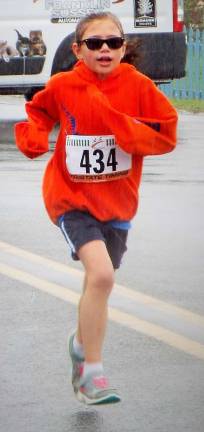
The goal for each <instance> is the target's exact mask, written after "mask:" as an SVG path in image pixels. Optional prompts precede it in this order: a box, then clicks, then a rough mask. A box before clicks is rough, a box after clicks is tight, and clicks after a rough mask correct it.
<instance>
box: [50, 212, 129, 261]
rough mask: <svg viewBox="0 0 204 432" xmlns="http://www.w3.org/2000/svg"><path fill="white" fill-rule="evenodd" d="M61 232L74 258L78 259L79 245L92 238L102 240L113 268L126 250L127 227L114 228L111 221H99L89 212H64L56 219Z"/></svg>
mask: <svg viewBox="0 0 204 432" xmlns="http://www.w3.org/2000/svg"><path fill="white" fill-rule="evenodd" d="M58 225H59V226H60V228H61V230H62V233H63V234H64V237H65V239H66V241H67V243H68V244H69V246H70V249H71V255H72V258H73V259H74V260H79V257H78V255H77V252H78V251H79V249H80V247H81V246H83V245H84V244H86V243H88V242H90V241H92V240H102V241H104V243H105V245H106V248H107V251H108V254H109V256H110V258H111V261H112V264H113V268H114V269H118V268H119V267H120V264H121V260H122V257H123V254H124V252H125V251H126V250H127V246H126V242H127V235H128V230H127V229H120V228H115V227H113V226H112V225H111V221H108V222H100V221H99V220H97V219H95V218H94V217H93V216H91V215H90V214H89V213H85V212H81V211H79V210H73V211H70V212H67V213H65V214H64V215H63V216H61V217H60V218H59V220H58Z"/></svg>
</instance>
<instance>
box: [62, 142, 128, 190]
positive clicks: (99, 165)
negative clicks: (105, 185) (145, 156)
mask: <svg viewBox="0 0 204 432" xmlns="http://www.w3.org/2000/svg"><path fill="white" fill-rule="evenodd" d="M66 165H67V169H68V171H69V174H70V177H71V179H72V180H73V181H80V182H87V181H93V182H99V181H106V180H116V179H119V178H121V177H125V176H127V175H128V174H129V172H130V170H131V168H132V157H131V155H130V154H128V153H125V152H124V151H123V150H122V149H121V148H120V147H119V146H118V145H117V144H116V142H115V137H114V135H102V136H93V135H67V137H66Z"/></svg>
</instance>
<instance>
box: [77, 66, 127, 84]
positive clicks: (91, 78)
mask: <svg viewBox="0 0 204 432" xmlns="http://www.w3.org/2000/svg"><path fill="white" fill-rule="evenodd" d="M134 69H135V68H134V67H133V66H132V65H130V64H127V63H120V64H119V65H118V66H117V67H116V68H115V69H114V70H113V71H112V72H111V74H110V75H108V77H107V78H105V79H104V80H100V79H99V78H98V77H97V75H96V74H95V72H93V71H92V70H91V69H89V68H88V66H87V65H86V64H85V63H84V62H83V60H79V61H78V62H77V63H76V64H75V66H74V70H75V71H76V72H77V74H79V75H80V77H81V78H82V79H84V80H85V81H87V82H91V83H94V84H102V83H104V84H105V83H106V84H110V83H111V82H112V81H115V80H116V79H117V78H118V77H120V76H121V73H122V74H125V75H126V74H127V73H128V72H130V71H132V70H134Z"/></svg>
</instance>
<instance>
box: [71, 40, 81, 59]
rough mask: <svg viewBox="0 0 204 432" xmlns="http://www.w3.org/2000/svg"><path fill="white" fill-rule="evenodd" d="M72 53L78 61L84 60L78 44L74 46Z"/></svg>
mask: <svg viewBox="0 0 204 432" xmlns="http://www.w3.org/2000/svg"><path fill="white" fill-rule="evenodd" d="M72 51H73V53H74V55H75V56H76V58H77V59H78V60H81V59H82V54H81V47H80V45H78V44H77V43H76V42H74V43H73V44H72Z"/></svg>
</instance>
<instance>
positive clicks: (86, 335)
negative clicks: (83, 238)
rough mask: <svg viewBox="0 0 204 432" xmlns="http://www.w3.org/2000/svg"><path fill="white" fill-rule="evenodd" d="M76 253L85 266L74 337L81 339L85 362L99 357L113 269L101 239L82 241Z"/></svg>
mask: <svg viewBox="0 0 204 432" xmlns="http://www.w3.org/2000/svg"><path fill="white" fill-rule="evenodd" d="M78 255H79V258H80V260H81V262H82V264H83V265H84V268H85V285H84V292H83V294H82V297H81V299H80V305H79V326H78V331H77V339H78V341H79V342H82V343H83V346H84V352H85V360H86V362H88V363H92V362H93V363H97V362H101V361H102V347H103V341H104V335H105V330H106V323H107V306H108V305H107V303H108V297H109V295H110V293H111V290H112V288H113V284H114V269H113V266H112V262H111V259H110V257H109V255H108V252H107V249H106V246H105V243H104V242H103V241H101V240H93V241H91V242H89V243H87V244H85V245H84V246H82V247H81V248H80V250H79V252H78Z"/></svg>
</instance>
